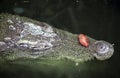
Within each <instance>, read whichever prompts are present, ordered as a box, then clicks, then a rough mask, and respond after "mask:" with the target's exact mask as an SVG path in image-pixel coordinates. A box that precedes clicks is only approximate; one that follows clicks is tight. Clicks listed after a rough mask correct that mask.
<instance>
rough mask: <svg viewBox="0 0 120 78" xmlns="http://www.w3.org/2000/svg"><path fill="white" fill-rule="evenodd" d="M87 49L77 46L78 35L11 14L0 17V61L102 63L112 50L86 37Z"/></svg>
mask: <svg viewBox="0 0 120 78" xmlns="http://www.w3.org/2000/svg"><path fill="white" fill-rule="evenodd" d="M88 39H89V41H90V44H89V47H84V46H82V45H80V44H79V40H78V35H77V34H72V33H69V32H67V31H63V30H60V29H57V28H54V27H52V26H50V25H48V24H46V23H44V22H38V21H35V20H32V19H29V18H25V17H20V16H16V15H11V14H1V15H0V58H1V59H7V60H16V59H23V58H27V59H29V58H30V59H31V58H32V59H36V58H39V59H49V60H59V59H63V58H66V59H69V60H72V61H75V62H83V61H87V60H91V59H93V58H94V57H95V58H97V59H98V60H105V59H108V58H110V57H111V56H112V55H113V52H114V49H113V46H112V45H111V44H110V43H108V42H106V41H102V40H101V41H97V40H94V39H92V38H90V37H88Z"/></svg>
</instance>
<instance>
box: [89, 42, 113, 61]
mask: <svg viewBox="0 0 120 78" xmlns="http://www.w3.org/2000/svg"><path fill="white" fill-rule="evenodd" d="M89 48H90V50H91V51H92V52H93V55H94V56H95V57H96V58H97V59H98V60H104V59H108V58H110V57H111V56H112V55H113V52H114V48H113V45H112V44H110V43H108V42H106V41H102V40H100V41H96V42H94V43H93V44H92V45H91V46H90V47H89Z"/></svg>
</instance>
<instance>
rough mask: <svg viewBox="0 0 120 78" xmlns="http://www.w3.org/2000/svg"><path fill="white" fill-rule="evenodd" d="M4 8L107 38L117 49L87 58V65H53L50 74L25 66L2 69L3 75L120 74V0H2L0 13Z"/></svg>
mask: <svg viewBox="0 0 120 78" xmlns="http://www.w3.org/2000/svg"><path fill="white" fill-rule="evenodd" d="M3 12H5V13H11V14H18V15H20V16H26V17H29V18H32V19H36V20H38V21H45V22H47V23H49V24H51V25H52V26H55V27H57V28H60V29H63V30H66V31H69V32H72V33H75V34H79V33H84V34H86V35H88V36H90V37H92V38H94V39H98V40H101V39H102V40H106V41H108V42H110V43H113V44H114V47H115V53H114V55H113V56H112V58H110V59H109V60H106V61H102V62H101V61H92V62H86V63H85V64H84V65H85V67H84V65H83V66H82V64H80V65H81V66H80V65H79V66H80V67H79V66H78V67H75V66H74V65H72V63H68V64H67V65H64V64H63V65H64V66H58V67H57V68H58V70H56V69H55V67H53V70H54V71H51V70H50V71H49V72H50V73H47V74H45V73H43V72H32V71H30V70H27V69H26V70H25V69H24V68H19V69H22V70H21V71H16V73H17V72H18V73H17V74H16V73H13V72H12V71H8V72H7V71H5V72H3V71H4V70H1V69H0V71H2V72H0V75H1V76H0V77H2V76H3V77H7V78H9V77H10V78H18V77H21V78H26V77H33V78H107V77H108V78H120V29H119V25H120V0H1V1H0V13H3ZM69 64H71V65H69ZM69 66H70V67H69ZM61 67H62V68H61ZM12 68H14V66H13V67H11V70H12ZM78 69H82V71H81V70H78ZM22 71H26V72H27V73H24V74H25V76H24V74H23V73H22V74H21V72H22ZM59 71H60V72H59ZM80 71H81V72H80ZM29 73H30V74H29ZM19 74H20V75H19ZM32 74H34V75H32Z"/></svg>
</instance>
